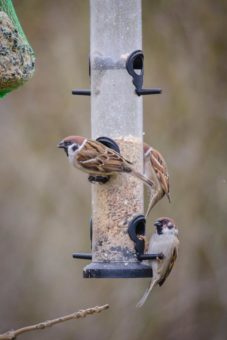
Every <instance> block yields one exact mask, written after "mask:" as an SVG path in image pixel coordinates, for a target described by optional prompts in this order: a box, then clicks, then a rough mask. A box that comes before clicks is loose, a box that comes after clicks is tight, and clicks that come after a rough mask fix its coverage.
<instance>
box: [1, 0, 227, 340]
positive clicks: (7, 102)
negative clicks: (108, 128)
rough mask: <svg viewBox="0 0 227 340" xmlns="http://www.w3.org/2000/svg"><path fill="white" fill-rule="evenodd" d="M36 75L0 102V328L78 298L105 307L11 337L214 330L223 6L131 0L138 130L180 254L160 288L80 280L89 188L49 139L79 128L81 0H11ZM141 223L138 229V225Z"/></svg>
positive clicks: (222, 247) (221, 214)
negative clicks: (163, 188) (141, 64)
mask: <svg viewBox="0 0 227 340" xmlns="http://www.w3.org/2000/svg"><path fill="white" fill-rule="evenodd" d="M14 5H15V8H16V10H17V14H18V16H19V18H20V21H21V24H22V26H23V28H24V30H25V32H26V35H27V37H28V39H29V41H30V42H31V44H32V47H33V48H34V50H35V53H36V57H37V65H36V73H35V76H34V78H33V79H32V80H30V81H29V82H28V83H27V84H26V85H25V86H23V87H21V88H20V89H18V90H16V91H14V92H12V93H11V94H9V95H8V96H7V97H5V99H3V100H2V101H1V102H0V140H1V143H0V150H1V164H0V187H1V196H0V213H1V225H0V333H2V332H3V331H6V330H8V329H11V328H18V327H21V326H24V325H28V324H32V323H35V322H38V321H41V320H46V319H49V318H54V317H56V316H60V315H63V314H66V313H70V312H73V311H76V310H78V309H80V308H85V307H89V306H94V305H97V304H104V303H109V304H110V305H111V309H110V310H109V311H107V312H103V313H102V314H100V315H95V316H91V317H88V318H86V319H84V320H78V321H70V322H68V323H65V324H63V325H57V326H55V327H53V328H52V329H47V330H45V331H43V332H41V331H40V332H35V333H28V334H27V335H23V336H21V338H22V339H34V340H36V339H37V340H38V339H43V340H44V339H59V340H60V339H64V340H70V339H81V340H82V339H86V340H90V339H100V340H104V339H110V340H115V339H118V340H124V339H130V340H138V339H144V340H147V339H151V338H152V339H155V338H157V339H158V338H159V339H162V340H178V339H179V340H182V339H184V340H188V339H190V340H191V339H194V340H197V339H198V340H201V339H202V340H203V339H209V340H210V339H212V340H224V339H226V337H227V288H226V280H227V264H226V255H227V232H226V227H227V226H226V218H227V211H226V210H227V209H226V205H227V204H226V202H227V162H226V160H227V99H226V90H227V67H226V58H227V44H226V31H227V20H226V13H227V2H226V1H224V0H222V1H216V2H215V1H211V0H206V1H205V0H201V1H196V0H192V1H184V0H181V1H180V0H175V1H149V0H143V49H144V53H145V86H146V87H149V86H160V87H161V88H162V89H163V94H162V95H161V96H150V97H145V98H144V127H145V132H146V136H145V140H146V141H148V142H149V143H152V144H153V145H154V146H156V147H157V148H158V149H159V150H160V151H161V152H162V153H163V154H164V156H165V157H166V159H167V161H168V164H169V172H170V176H171V189H172V204H171V205H169V204H168V201H167V199H163V200H162V201H161V202H160V203H159V204H158V206H157V207H156V208H155V209H154V210H153V214H152V216H151V217H150V225H152V221H153V220H154V219H155V218H156V217H159V216H160V215H170V216H172V217H174V218H175V219H176V221H177V224H178V226H179V229H180V239H181V249H180V256H179V258H178V261H177V263H176V266H175V268H174V269H173V273H171V275H170V277H169V279H168V280H167V282H166V284H165V285H164V286H163V287H162V289H159V288H158V287H157V288H156V289H155V290H154V291H153V292H152V294H151V296H150V298H149V300H148V302H147V303H146V305H145V306H144V308H142V309H141V310H137V309H136V308H135V305H136V303H137V301H138V299H139V298H140V297H141V296H142V294H143V292H144V289H145V288H146V287H147V284H148V279H125V280H117V279H116V280H114V279H113V280H85V279H83V278H82V268H83V266H84V265H85V264H86V263H87V262H83V261H76V260H73V259H72V258H71V253H72V252H74V251H89V249H90V248H89V247H90V244H89V233H88V223H89V219H90V185H89V184H88V182H87V179H86V176H85V175H84V174H82V173H80V172H79V171H77V172H75V170H74V169H73V168H71V167H70V166H68V163H67V161H66V159H65V156H64V155H63V153H62V152H61V151H59V150H58V149H57V148H56V144H57V142H58V141H59V140H60V139H61V138H62V137H64V136H65V135H69V134H74V133H77V134H82V135H86V136H90V112H89V111H90V103H89V98H86V97H75V96H72V95H71V94H70V93H71V89H72V88H74V87H84V88H86V87H88V86H89V78H88V69H87V66H88V65H87V64H88V62H87V61H88V54H89V2H88V1H73V0H68V1H63V0H58V1H53V0H48V1H46V0H29V1H26V0H21V1H19V0H15V1H14ZM150 232H151V228H148V233H150Z"/></svg>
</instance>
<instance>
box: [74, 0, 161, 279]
mask: <svg viewBox="0 0 227 340" xmlns="http://www.w3.org/2000/svg"><path fill="white" fill-rule="evenodd" d="M90 13H91V18H90V19H91V21H90V36H91V38H90V65H89V70H90V77H91V90H83V89H80V90H73V94H76V95H88V96H89V95H90V96H91V131H92V138H93V139H98V140H99V141H100V142H102V143H104V144H105V145H107V146H108V147H112V148H114V149H115V150H117V151H119V152H120V153H121V155H122V156H123V157H125V158H126V159H127V160H129V161H131V162H132V163H133V166H134V168H135V169H136V170H137V171H139V172H141V173H143V102H142V96H141V95H145V94H156V93H160V92H161V90H160V89H143V88H142V87H143V75H144V67H143V61H144V56H143V52H142V50H141V49H142V33H141V1H140V0H124V1H123V0H91V1H90ZM93 181H96V182H99V183H95V184H92V185H91V186H92V219H91V241H92V254H85V253H75V254H73V256H74V258H83V259H92V262H91V263H90V264H89V265H87V266H86V267H85V268H84V271H83V275H84V277H86V278H104V277H121V278H123V277H124V278H129V277H151V276H152V270H151V268H149V267H148V266H147V265H146V264H144V263H143V262H142V261H143V260H144V259H148V258H152V256H153V257H155V258H156V257H157V256H159V254H150V255H145V254H144V237H143V236H144V235H145V218H144V215H143V211H144V202H143V194H144V193H143V183H142V182H141V181H139V180H138V179H137V178H135V177H134V176H132V175H130V174H127V173H126V174H119V175H116V176H111V177H110V178H100V177H99V176H98V178H93Z"/></svg>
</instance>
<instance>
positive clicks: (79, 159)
mask: <svg viewBox="0 0 227 340" xmlns="http://www.w3.org/2000/svg"><path fill="white" fill-rule="evenodd" d="M58 147H59V148H62V149H64V151H65V152H66V155H67V157H68V159H69V162H70V163H71V164H72V165H73V166H74V167H76V168H78V169H80V170H82V171H84V172H87V173H88V174H90V175H99V176H109V175H113V174H116V173H129V174H131V175H134V176H135V177H137V178H139V179H140V180H142V181H143V182H144V184H146V185H147V186H149V187H151V186H152V185H153V182H152V181H151V179H149V178H146V177H145V176H144V175H142V174H141V173H139V172H137V171H136V170H134V169H133V167H132V165H133V164H132V163H131V162H129V161H128V160H127V159H125V158H124V157H122V156H121V155H120V154H119V153H118V152H116V151H114V150H112V149H110V148H108V147H107V146H105V145H104V144H102V143H100V142H98V141H96V140H91V139H87V138H85V137H82V136H69V137H66V138H64V139H63V140H62V141H61V142H60V143H59V144H58Z"/></svg>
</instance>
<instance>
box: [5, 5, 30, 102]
mask: <svg viewBox="0 0 227 340" xmlns="http://www.w3.org/2000/svg"><path fill="white" fill-rule="evenodd" d="M34 71H35V56H34V52H33V50H32V48H31V46H30V45H29V44H28V42H27V41H26V40H25V39H24V38H23V37H22V36H21V35H20V34H19V33H18V30H17V28H16V27H15V26H14V25H13V23H12V21H11V20H10V18H9V17H8V15H7V14H6V13H5V12H3V11H0V97H3V96H4V95H5V94H6V93H8V92H10V91H12V90H13V89H15V88H17V87H18V86H20V85H22V84H23V83H24V82H25V81H27V80H28V79H29V78H31V77H32V75H33V73H34Z"/></svg>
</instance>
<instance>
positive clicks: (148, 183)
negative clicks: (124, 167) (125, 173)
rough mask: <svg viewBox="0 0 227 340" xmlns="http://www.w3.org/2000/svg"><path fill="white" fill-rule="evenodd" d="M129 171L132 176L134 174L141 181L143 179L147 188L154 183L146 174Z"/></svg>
mask: <svg viewBox="0 0 227 340" xmlns="http://www.w3.org/2000/svg"><path fill="white" fill-rule="evenodd" d="M131 173H132V174H133V175H134V176H136V177H137V178H139V179H140V180H141V181H143V182H144V184H146V185H147V186H148V187H149V188H150V187H152V186H153V185H154V183H153V182H152V181H151V180H150V179H149V178H147V177H146V176H144V175H142V174H141V173H140V172H138V171H135V170H132V172H131Z"/></svg>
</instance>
